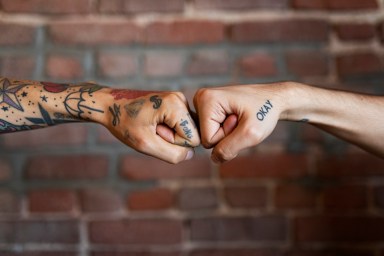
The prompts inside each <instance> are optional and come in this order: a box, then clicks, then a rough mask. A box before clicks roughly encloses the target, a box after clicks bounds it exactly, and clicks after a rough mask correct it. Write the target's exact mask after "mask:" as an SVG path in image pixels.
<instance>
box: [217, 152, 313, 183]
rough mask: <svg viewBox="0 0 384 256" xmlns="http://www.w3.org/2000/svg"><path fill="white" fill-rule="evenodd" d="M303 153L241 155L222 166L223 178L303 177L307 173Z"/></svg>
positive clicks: (305, 159) (305, 158)
mask: <svg viewBox="0 0 384 256" xmlns="http://www.w3.org/2000/svg"><path fill="white" fill-rule="evenodd" d="M307 170H308V166H307V157H306V155H303V154H286V153H271V154H268V153H258V154H255V155H249V156H239V157H237V158H235V159H234V160H232V161H229V162H227V163H225V164H223V165H221V166H220V174H221V177H222V178H225V179H228V178H260V177H274V178H283V177H301V176H304V175H306V174H307Z"/></svg>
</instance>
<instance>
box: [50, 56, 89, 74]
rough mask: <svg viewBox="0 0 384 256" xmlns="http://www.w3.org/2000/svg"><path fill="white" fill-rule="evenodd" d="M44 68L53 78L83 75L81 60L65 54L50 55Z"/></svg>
mask: <svg viewBox="0 0 384 256" xmlns="http://www.w3.org/2000/svg"><path fill="white" fill-rule="evenodd" d="M45 70H46V73H47V75H48V76H49V77H51V78H55V79H66V80H71V79H79V78H81V77H83V75H84V69H83V63H82V60H81V59H79V58H78V57H72V56H66V55H56V54H55V55H50V56H49V57H48V58H47V63H46V68H45Z"/></svg>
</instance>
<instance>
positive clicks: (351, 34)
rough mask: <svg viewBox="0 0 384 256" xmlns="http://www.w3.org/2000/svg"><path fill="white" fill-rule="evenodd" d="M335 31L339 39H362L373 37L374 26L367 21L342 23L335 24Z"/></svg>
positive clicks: (374, 33) (374, 32) (374, 34)
mask: <svg viewBox="0 0 384 256" xmlns="http://www.w3.org/2000/svg"><path fill="white" fill-rule="evenodd" d="M335 31H336V34H337V36H338V38H339V39H340V40H343V41H364V40H370V39H373V38H375V36H376V26H375V25H374V24H368V23H361V24H360V23H358V24H353V23H342V24H337V25H335Z"/></svg>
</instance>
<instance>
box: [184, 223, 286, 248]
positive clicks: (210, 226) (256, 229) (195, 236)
mask: <svg viewBox="0 0 384 256" xmlns="http://www.w3.org/2000/svg"><path fill="white" fill-rule="evenodd" d="M286 233H287V221H286V219H285V218H284V217H280V216H261V217H254V218H250V217H243V218H215V219H212V218H208V219H193V220H191V239H192V241H195V242H198V241H204V242H209V241H215V242H220V241H225V242H227V243H229V242H238V241H274V242H277V241H284V240H285V239H286V236H287V234H286Z"/></svg>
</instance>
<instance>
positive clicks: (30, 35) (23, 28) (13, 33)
mask: <svg viewBox="0 0 384 256" xmlns="http://www.w3.org/2000/svg"><path fill="white" fill-rule="evenodd" d="M0 31H1V34H2V36H1V38H0V45H1V46H4V45H5V46H10V45H31V44H33V43H34V40H35V33H36V28H35V27H34V26H32V25H24V24H17V23H8V22H0Z"/></svg>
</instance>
